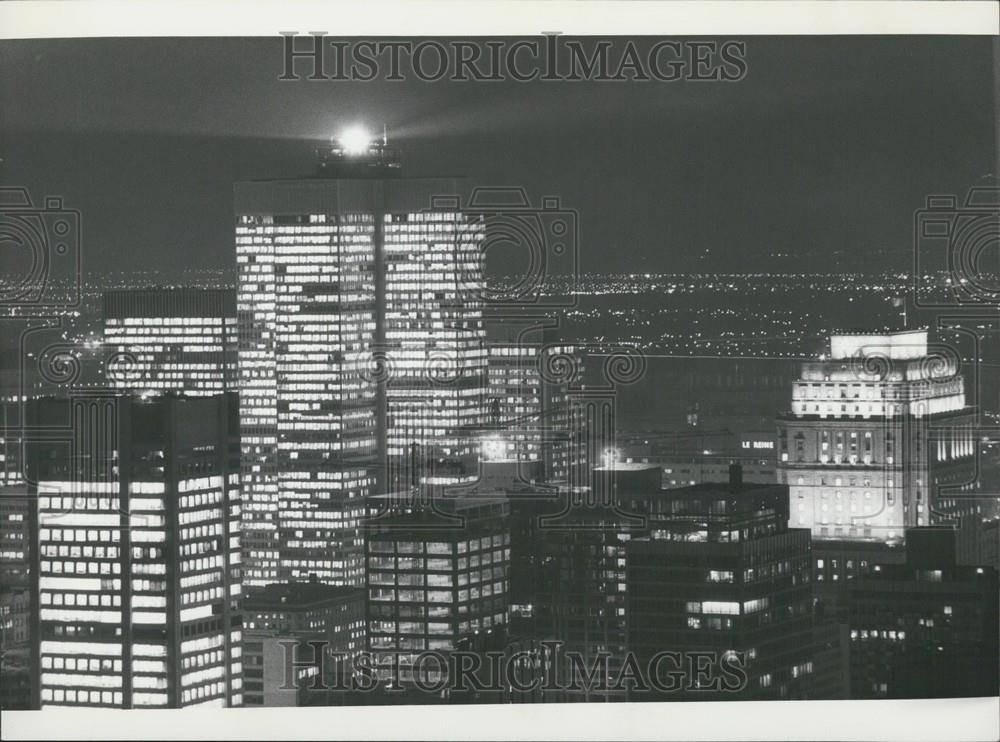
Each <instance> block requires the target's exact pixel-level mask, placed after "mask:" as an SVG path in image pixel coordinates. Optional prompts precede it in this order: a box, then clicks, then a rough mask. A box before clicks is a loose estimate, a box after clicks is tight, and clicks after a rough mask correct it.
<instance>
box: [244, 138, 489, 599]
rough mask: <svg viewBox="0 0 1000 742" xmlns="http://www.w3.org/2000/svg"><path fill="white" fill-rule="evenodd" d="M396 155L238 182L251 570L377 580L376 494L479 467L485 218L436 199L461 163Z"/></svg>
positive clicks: (383, 151) (256, 576)
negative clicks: (409, 164)
mask: <svg viewBox="0 0 1000 742" xmlns="http://www.w3.org/2000/svg"><path fill="white" fill-rule="evenodd" d="M397 165H398V163H397V161H396V159H395V154H394V152H393V151H392V150H390V149H389V148H388V147H386V146H385V144H384V143H381V144H379V143H376V142H372V143H371V145H370V147H368V148H367V149H365V148H362V151H355V149H353V148H352V149H351V150H350V151H349V152H348V151H345V149H343V148H342V147H337V146H334V147H331V148H329V149H328V150H325V151H323V152H322V153H321V160H320V166H319V171H318V174H317V177H315V178H300V179H294V180H271V181H254V182H246V183H239V184H237V185H236V189H235V200H236V209H235V211H236V255H237V266H238V271H239V289H238V315H239V327H240V341H239V389H240V404H241V415H240V419H241V425H242V438H243V474H244V482H245V487H246V491H247V495H248V498H247V499H248V502H247V506H246V510H245V515H244V525H245V539H246V549H247V557H248V560H247V561H248V564H247V567H248V573H247V584H248V585H249V586H253V587H259V586H264V585H267V584H270V583H273V582H285V581H290V580H303V579H308V578H309V577H310V576H312V575H315V576H316V577H317V578H318V579H319V580H320V581H322V582H327V583H331V584H348V585H360V584H362V583H363V580H364V565H363V542H362V538H361V534H360V531H359V524H360V519H361V518H362V517H363V515H364V500H365V498H366V497H367V496H368V495H369V494H370V493H371V492H373V491H376V490H379V491H386V490H387V488H388V487H389V485H390V483H394V482H398V483H402V484H405V485H409V484H410V483H412V482H414V481H415V480H416V479H417V478H418V476H419V477H420V478H423V479H424V480H425V481H434V480H435V479H436V478H439V477H445V478H449V477H450V478H460V477H462V476H463V472H464V471H466V470H467V469H470V468H472V467H470V466H469V464H470V463H471V461H472V460H473V459H474V457H475V444H474V436H472V435H470V434H469V433H467V432H465V431H464V430H463V428H466V427H470V426H474V425H476V424H478V423H479V422H480V420H481V415H482V404H483V388H484V385H485V349H484V344H483V341H482V318H481V311H480V309H479V300H478V298H477V291H476V289H477V287H478V285H479V283H480V281H481V273H480V268H479V259H480V255H479V250H480V245H479V243H480V240H481V235H482V228H481V225H480V224H479V223H478V222H476V223H469V221H468V219H467V218H466V217H465V215H464V214H463V213H462V212H461V211H460V210H459V209H458V207H457V205H455V204H454V203H453V201H454V199H452V201H451V202H449V203H448V204H446V205H445V206H443V207H441V208H431V207H432V205H433V204H434V199H435V197H437V196H454V195H455V194H457V193H459V191H458V190H457V189H458V187H459V182H458V181H456V180H454V179H447V178H445V179H429V178H413V179H411V178H402V177H399V170H398V167H397ZM422 462H427V463H422ZM417 464H419V465H417Z"/></svg>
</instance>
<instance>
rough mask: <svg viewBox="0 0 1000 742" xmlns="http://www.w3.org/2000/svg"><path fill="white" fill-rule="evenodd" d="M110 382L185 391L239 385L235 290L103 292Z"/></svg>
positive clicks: (195, 393) (221, 389) (142, 389)
mask: <svg viewBox="0 0 1000 742" xmlns="http://www.w3.org/2000/svg"><path fill="white" fill-rule="evenodd" d="M104 340H105V343H106V345H107V346H108V348H107V350H108V358H109V367H108V370H107V375H108V385H109V386H111V387H112V388H114V389H119V390H121V391H125V392H136V393H142V392H146V391H154V392H168V391H174V392H177V393H178V394H184V395H186V396H200V395H210V394H220V393H222V392H225V391H233V390H234V389H235V388H236V294H235V292H234V291H231V290H221V289H220V290H215V289H189V288H178V289H173V288H171V289H167V288H163V289H140V290H129V291H109V292H106V293H105V294H104Z"/></svg>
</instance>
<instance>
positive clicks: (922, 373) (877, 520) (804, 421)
mask: <svg viewBox="0 0 1000 742" xmlns="http://www.w3.org/2000/svg"><path fill="white" fill-rule="evenodd" d="M974 445H975V444H974V435H973V425H972V422H971V420H970V419H969V408H968V407H966V403H965V390H964V381H963V378H962V376H961V375H960V374H959V370H958V367H957V361H955V360H954V359H952V358H950V357H949V356H948V355H947V354H937V353H935V354H932V353H931V352H930V351H929V350H928V344H927V331H926V330H912V331H905V332H894V333H887V334H867V333H857V334H838V335H833V336H831V338H830V354H829V356H828V357H826V358H822V359H821V360H818V361H809V362H806V363H804V364H803V366H802V375H801V377H800V378H799V380H798V381H796V382H795V383H794V385H793V388H792V404H791V410H790V411H789V412H788V413H786V414H784V415H782V416H780V417H779V418H778V481H779V482H780V483H782V484H787V485H788V487H789V498H790V517H789V525H791V526H795V527H802V528H809V529H811V531H812V536H813V538H815V539H824V538H832V539H848V540H855V539H873V540H878V541H884V542H888V543H896V542H901V541H902V539H903V531H904V529H905V528H909V527H913V526H924V525H929V524H931V523H932V522H933V519H932V505H935V503H933V502H931V500H932V498H934V497H935V495H936V493H935V491H934V490H935V488H936V487H937V486H938V485H939V484H941V483H942V482H943V481H944V480H945V479H946V478H947V477H949V476H952V475H953V474H954V472H955V469H956V466H955V465H956V464H961V462H969V461H971V460H972V457H973V456H974V454H975V451H974Z"/></svg>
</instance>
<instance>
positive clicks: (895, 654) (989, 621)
mask: <svg viewBox="0 0 1000 742" xmlns="http://www.w3.org/2000/svg"><path fill="white" fill-rule="evenodd" d="M906 540H907V561H906V563H905V564H889V565H885V566H882V565H877V566H876V567H875V568H874V569H873V571H872V572H871V574H869V575H868V576H867V577H865V578H864V579H859V580H857V581H855V582H854V584H853V585H852V588H851V596H850V639H851V642H850V643H851V649H850V670H851V697H852V698H945V697H963V696H995V695H997V693H998V684H997V673H998V661H997V657H998V656H1000V652H998V646H997V637H998V632H1000V625H998V618H997V614H998V605H997V595H998V592H997V591H998V584H997V571H996V569H994V568H992V567H973V566H960V565H958V564H956V558H955V554H956V548H957V547H956V534H955V532H954V530H952V529H949V528H937V527H930V528H917V529H911V530H909V531H907V534H906Z"/></svg>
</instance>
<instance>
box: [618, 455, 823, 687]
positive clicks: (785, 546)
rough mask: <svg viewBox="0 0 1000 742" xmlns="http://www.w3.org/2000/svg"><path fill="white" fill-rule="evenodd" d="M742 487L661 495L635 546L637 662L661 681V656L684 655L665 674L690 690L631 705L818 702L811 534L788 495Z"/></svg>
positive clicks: (668, 663) (631, 587)
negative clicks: (702, 669)
mask: <svg viewBox="0 0 1000 742" xmlns="http://www.w3.org/2000/svg"><path fill="white" fill-rule="evenodd" d="M733 480H734V481H733V482H732V483H731V484H730V485H718V484H702V485H696V486H693V487H687V488H682V489H676V490H670V491H667V492H664V493H662V494H661V496H660V497H659V498H658V500H657V507H656V509H655V512H654V513H652V514H651V516H650V529H651V531H650V534H649V536H647V537H644V538H638V539H633V540H631V541H630V542H629V544H628V548H627V551H628V555H627V571H626V580H625V582H626V586H627V592H628V610H627V612H626V613H627V616H628V634H627V636H628V639H627V644H628V648H629V651H630V652H632V653H634V654H635V657H636V660H637V661H638V663H639V666H640V667H642V668H650V675H651V676H652V675H657V673H656V672H654V671H653V669H652V668H651V664H655V663H656V661H657V657H658V653H662V652H674V653H680V655H679V657H677V656H674V657H667V658H664V659H662V660H661V663H662V664H661V672H663V673H664V674H665V673H667V672H669V671H678V672H681V673H682V675H681V676H679V677H682V678H683V679H682V680H681V681H680V682H679V683H672V684H668V683H667V682H666V681H665V680H663V679H662V678H661V682H662V683H663V685H664V686H665V687H666V688H668V689H669V690H664V688H657V687H655V686H654V687H652V688H651V689H650V690H649V691H648V692H639V691H636V690H633V692H631V693H630V698H631V699H632V700H671V699H678V700H680V699H683V700H699V699H713V700H722V699H737V698H743V699H768V698H774V699H785V698H807V697H810V696H811V687H812V679H811V676H812V674H813V672H814V669H815V668H814V659H813V658H814V646H815V642H816V638H815V636H814V633H813V631H814V629H813V617H812V590H811V583H810V569H809V558H810V551H809V549H810V538H809V532H808V531H807V530H804V529H791V528H788V525H787V516H788V511H787V503H788V491H787V488H785V487H782V486H778V485H750V484H743V483H742V482H741V481H740V480H739V477H738V472H735V473H734V475H733ZM700 655H703V656H704V657H705V658H707V659H698V658H699V656H700ZM678 662H680V663H681V665H682V666H681V667H680V668H678V667H676V664H677V663H678ZM699 662H700V663H702V664H703V665H705V666H706V667H707V668H708V670H707V671H706V674H702V675H699V673H698V672H697V671H698V663H699ZM734 666H739V667H740V668H742V672H740V671H736V672H735V673H734V672H733V667H734ZM726 668H728V669H729V670H730V672H728V673H727V672H726ZM651 684H652V683H651Z"/></svg>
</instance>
